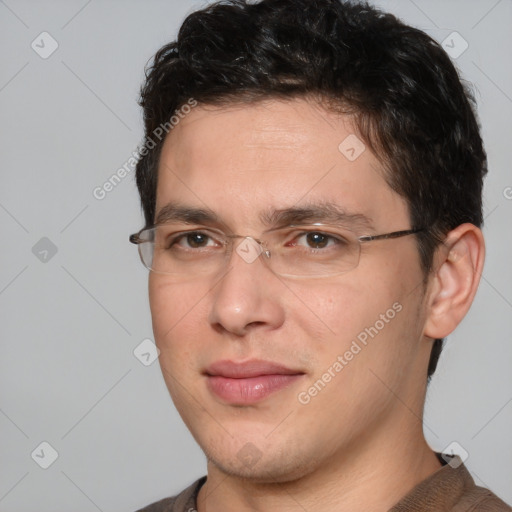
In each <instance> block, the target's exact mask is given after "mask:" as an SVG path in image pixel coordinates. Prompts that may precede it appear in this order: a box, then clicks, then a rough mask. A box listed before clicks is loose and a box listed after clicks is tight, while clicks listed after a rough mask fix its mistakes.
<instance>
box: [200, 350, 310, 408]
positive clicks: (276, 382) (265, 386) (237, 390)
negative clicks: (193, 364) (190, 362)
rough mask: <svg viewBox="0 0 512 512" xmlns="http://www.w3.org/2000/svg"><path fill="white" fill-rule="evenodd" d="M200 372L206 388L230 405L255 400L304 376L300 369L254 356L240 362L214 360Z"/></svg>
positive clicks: (261, 398) (246, 403)
mask: <svg viewBox="0 0 512 512" xmlns="http://www.w3.org/2000/svg"><path fill="white" fill-rule="evenodd" d="M204 373H205V375H206V377H207V385H208V388H209V390H210V391H211V392H212V393H213V394H214V395H216V396H217V397H218V398H220V399H221V400H223V401H225V402H227V403H230V404H232V405H248V404H253V403H256V402H259V401H261V400H263V399H265V398H267V397H268V396H270V395H271V394H274V393H276V392H277V391H280V390H282V389H284V388H286V387H288V386H290V385H291V384H293V383H294V382H295V381H296V380H298V379H300V378H301V377H302V376H303V375H304V372H302V371H300V370H294V369H292V368H288V367H286V366H283V365H281V364H278V363H274V362H270V361H263V360H257V359H253V360H250V361H244V362H240V363H235V362H234V361H228V360H224V361H217V362H215V363H213V364H212V365H210V366H209V367H208V368H207V369H206V370H205V372H204Z"/></svg>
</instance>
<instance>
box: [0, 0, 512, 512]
mask: <svg viewBox="0 0 512 512" xmlns="http://www.w3.org/2000/svg"><path fill="white" fill-rule="evenodd" d="M203 5H204V2H197V1H192V0H189V1H186V0H172V1H171V0H165V1H163V0H146V1H126V0H124V1H121V0H117V1H100V0H89V1H86V0H73V1H69V0H68V1H64V0H61V1H48V0H47V1H37V2H36V1H35V0H34V1H21V0H1V1H0V42H1V53H2V65H1V70H0V109H1V134H0V141H1V155H2V158H1V171H0V172H1V187H0V222H1V233H2V243H1V251H0V263H1V266H0V311H1V343H2V345H1V357H0V461H1V462H0V511H2V512H4V511H14V512H35V511H38V512H50V511H52V512H55V511H57V512H58V511H69V510H73V511H74V512H90V511H96V510H100V511H103V512H114V511H129V510H135V509H136V508H138V507H141V506H143V505H146V504H148V503H150V502H152V501H155V500H157V499H159V498H163V497H166V496H170V495H173V494H175V493H177V492H178V491H180V490H182V489H183V488H184V487H185V486H187V485H189V484H190V483H191V482H192V481H194V480H195V479H196V478H198V477H200V476H202V475H203V474H204V473H205V470H206V463H205V459H204V456H203V455H202V453H201V451H200V449H199V448H198V447H197V446H196V444H195V442H194V440H193V439H192V437H191V435H190V434H189V433H188V431H187V429H186V428H185V426H184V425H183V424H182V422H181V419H180V418H179V416H178V414H177V412H176V411H175V409H174V406H173V405H172V402H171V400H170V397H169V396H168V392H167V389H166V387H165V385H164V382H163V379H162V377H161V374H160V368H159V366H158V362H157V361H155V362H154V363H153V364H149V359H150V358H149V356H147V355H146V356H142V354H146V352H147V350H146V348H147V347H149V346H150V345H147V347H146V345H142V346H141V343H145V344H148V343H149V342H148V341H145V342H144V340H148V339H149V340H152V339H153V337H152V331H151V319H150V312H149V306H148V299H147V272H146V271H145V269H144V268H143V267H142V265H141V263H140V261H139V259H138V255H137V251H136V248H135V246H133V245H131V244H130V243H129V242H128V235H129V234H130V233H133V232H134V231H137V230H138V229H140V228H141V227H142V224H143V222H142V215H141V210H140V207H139V198H138V195H137V191H136V187H135V183H134V175H133V172H131V171H130V172H127V173H126V176H122V179H121V180H119V182H118V183H117V184H116V185H115V186H109V185H108V184H107V185H106V186H105V185H104V184H105V183H106V182H108V180H109V179H110V178H111V176H112V175H113V174H117V175H118V176H119V175H123V172H118V169H120V168H122V167H123V165H125V164H126V163H127V162H128V161H129V158H130V157H131V156H132V152H133V151H134V150H135V148H136V147H137V145H138V144H139V143H140V142H141V141H142V136H143V130H142V121H141V112H140V109H139V107H138V106H137V103H136V100H137V98H138V92H139V87H140V85H141V82H142V79H143V68H144V65H145V64H146V62H147V61H148V59H149V58H150V57H151V56H152V55H153V54H154V53H155V52H156V51H157V50H158V49H159V48H160V47H161V46H162V45H163V44H165V43H167V42H169V41H171V40H172V39H174V38H175V35H176V32H177V29H178V27H179V26H180V24H181V22H182V21H183V19H184V17H185V16H186V15H187V14H188V13H190V12H191V11H193V10H195V9H197V8H199V7H201V6H203ZM376 5H379V6H382V7H383V8H384V9H385V10H388V11H390V12H392V13H395V14H397V15H398V16H399V17H401V18H402V19H404V20H405V21H406V22H407V23H410V24H412V25H414V26H417V27H419V28H421V29H423V30H425V31H426V32H427V33H429V34H430V35H431V36H432V37H434V38H435V39H436V40H438V41H439V42H442V41H445V43H444V46H445V47H446V49H447V51H449V53H450V55H451V56H452V58H453V59H454V60H455V61H456V65H457V67H458V68H459V69H460V71H461V72H462V75H463V77H464V78H465V79H466V80H468V81H470V82H472V83H473V84H474V87H475V89H476V96H477V99H478V104H479V110H478V113H479V117H480V120H481V123H482V125H483V137H484V141H485V144H486V149H487V152H488V157H489V169H490V172H489V175H488V177H487V180H486V185H485V197H484V208H485V228H484V233H485V236H486V240H487V260H486V265H485V270H484V273H483V276H482V282H481V285H480V289H479V292H478V294H477V297H476V300H475V303H474V305H473V307H472V309H471V311H470V313H469V314H468V316H467V317H466V319H465V320H464V321H463V322H462V324H461V325H460V327H459V328H458V329H457V330H456V332H455V333H454V334H453V335H452V336H450V337H449V338H448V342H447V345H446V347H445V350H444V353H443V354H442V356H441V360H440V363H439V367H438V370H437V372H436V374H435V376H434V379H433V381H432V384H431V386H430V389H429V391H428V395H427V403H426V414H425V422H424V425H425V426H424V429H425V433H426V436H427V439H428V441H429V443H430V444H431V446H432V447H433V448H434V449H436V450H438V451H440V450H444V449H446V448H447V447H448V446H450V445H451V444H452V443H454V442H455V443H458V444H457V445H454V446H456V448H455V449H454V451H455V452H456V453H461V448H462V449H463V450H464V452H467V454H468V458H467V460H466V465H467V467H468V468H469V470H470V471H471V473H472V475H473V477H474V479H475V481H476V483H477V484H480V485H483V486H486V487H489V488H491V489H492V490H493V491H494V492H495V493H496V494H498V495H499V496H500V497H501V498H503V499H504V500H505V501H508V502H512V485H511V484H512V436H511V435H510V433H511V432H512V372H511V371H510V368H511V362H512V343H511V340H512V314H511V313H512V291H511V290H512V287H511V284H512V266H511V265H510V254H512V237H511V236H510V221H511V217H512V174H511V172H510V160H511V151H510V148H511V143H510V136H511V134H512V122H511V119H512V64H511V60H510V48H511V47H512V31H511V30H510V27H511V26H512V2H511V1H510V0H472V1H468V0H456V1H454V0H451V1H447V0H435V1H432V0H428V1H427V0H414V1H413V0H400V1H398V0H395V1H384V0H382V1H379V2H376ZM127 168H129V169H130V166H129V165H127ZM107 189H108V190H107ZM101 190H103V192H101ZM137 347H139V348H137ZM137 355H138V356H139V357H137ZM42 443H43V444H42ZM45 466H47V468H46V469H44V467H45Z"/></svg>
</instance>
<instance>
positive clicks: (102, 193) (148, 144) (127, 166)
mask: <svg viewBox="0 0 512 512" xmlns="http://www.w3.org/2000/svg"><path fill="white" fill-rule="evenodd" d="M195 106H197V101H196V100H195V99H194V98H190V99H189V100H188V101H187V102H186V103H185V104H183V105H182V106H181V107H180V108H179V109H177V110H175V111H174V114H173V115H172V116H171V117H170V119H169V121H167V122H166V123H160V125H159V126H157V127H156V128H155V129H154V130H153V132H152V133H151V135H150V136H148V137H146V140H145V141H144V144H142V146H140V147H138V148H137V149H136V150H135V151H132V154H131V156H130V158H128V160H126V162H125V163H124V164H123V165H122V166H121V167H119V169H117V171H116V172H115V173H113V174H112V175H111V176H110V177H109V178H108V179H107V180H106V181H105V182H103V184H102V185H99V186H97V187H95V188H94V189H93V191H92V195H93V196H94V198H95V199H97V200H98V201H102V200H103V199H105V197H107V195H108V194H109V193H110V192H112V191H113V190H114V189H115V188H116V187H117V185H119V183H121V181H123V180H124V178H126V176H128V175H129V174H130V173H131V172H132V171H133V170H134V169H135V166H136V165H137V162H138V161H139V160H140V158H141V157H145V156H146V155H147V154H148V153H149V151H150V150H151V149H153V148H155V147H156V145H157V144H158V143H159V142H161V141H162V140H163V139H164V138H165V136H166V135H167V134H168V133H169V132H170V131H171V130H172V129H173V128H174V127H176V126H177V125H178V124H179V122H180V121H181V119H183V118H184V117H185V116H187V115H188V114H190V112H191V111H192V108H194V107H195Z"/></svg>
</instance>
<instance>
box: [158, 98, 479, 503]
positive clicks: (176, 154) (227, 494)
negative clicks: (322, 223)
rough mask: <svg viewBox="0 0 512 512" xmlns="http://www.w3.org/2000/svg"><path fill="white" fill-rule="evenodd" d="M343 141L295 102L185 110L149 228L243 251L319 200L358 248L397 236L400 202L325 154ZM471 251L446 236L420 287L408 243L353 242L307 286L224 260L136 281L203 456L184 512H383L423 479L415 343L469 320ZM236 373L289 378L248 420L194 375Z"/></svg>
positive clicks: (420, 376) (422, 355) (464, 238)
mask: <svg viewBox="0 0 512 512" xmlns="http://www.w3.org/2000/svg"><path fill="white" fill-rule="evenodd" d="M350 134H354V129H353V127H352V125H351V123H350V119H349V118H348V117H345V116H341V115H335V114H332V113H328V112H326V111H325V110H324V109H323V108H322V107H321V106H320V105H318V104H316V103H313V102H311V101H305V100H304V99H294V100H290V101H283V100H268V101H265V102H259V103H254V104H246V105H230V106H229V107H213V106H197V107H195V108H194V109H193V110H192V112H191V113H190V114H188V115H187V116H186V117H185V118H184V119H183V120H181V121H180V123H179V124H178V125H177V126H176V127H175V128H174V129H173V130H172V131H171V132H170V133H169V135H168V136H167V139H166V141H165V144H164V147H163V151H162V155H161V160H160V166H159V180H158V189H157V205H156V211H157V214H158V212H159V210H160V209H161V208H162V207H163V206H164V205H165V204H167V203H168V202H169V201H179V202H180V203H181V204H185V205H188V206H192V207H198V208H204V207H208V208H210V209H211V210H213V211H215V212H216V213H217V215H218V216H219V218H220V219H221V220H222V221H223V223H224V224H225V225H226V226H227V227H228V228H229V229H230V230H232V232H234V233H237V234H242V235H250V236H254V237H258V236H259V235H260V234H261V233H262V232H263V231H264V230H265V229H266V228H267V226H265V225H263V224H261V222H260V220H259V217H258V215H259V213H260V212H262V211H264V210H266V209H268V208H269V207H272V208H275V209H280V208H287V207H290V206H301V205H304V204H306V203H307V202H317V201H333V202H335V203H336V204H338V205H339V206H340V207H343V208H344V209H346V210H348V211H350V212H353V213H361V214H364V215H366V216H367V217H369V218H370V219H371V220H372V222H373V225H374V230H372V231H371V232H368V231H366V232H359V233H357V234H358V235H367V234H379V233H387V232H391V231H397V230H403V229H409V228H410V227H411V226H410V222H409V216H408V209H407V205H406V203H405V200H404V199H403V198H402V197H400V196H399V195H397V194H396V193H395V192H394V191H392V190H391V189H390V188H389V186H388V185H387V183H386V182H385V180H384V179H383V173H382V167H381V164H380V163H379V161H378V159H377V158H376V157H375V156H374V155H373V154H372V153H371V152H370V150H368V149H367V150H365V151H364V152H363V153H362V154H361V155H360V156H359V157H358V158H357V159H356V160H354V161H349V160H348V159H347V158H346V157H345V156H344V155H343V154H342V153H341V152H340V151H339V149H338V146H339V144H340V143H341V142H342V141H343V140H344V139H345V138H346V137H347V136H348V135H350ZM215 227H218V228H222V227H223V226H221V225H218V226H215ZM483 247H484V246H483V239H482V234H481V232H480V230H479V229H478V228H476V227H474V226H472V225H470V224H464V225H462V226H459V227H458V228H457V229H456V230H454V231H452V232H451V233H450V234H449V235H448V238H447V244H446V247H441V249H440V250H439V251H438V253H437V254H436V258H435V266H434V268H435V271H434V273H433V274H432V275H431V276H430V277H429V281H428V284H427V285H426V286H424V284H423V277H424V276H423V274H422V271H421V267H420V260H419V256H418V252H417V248H416V244H415V240H414V237H412V236H407V237H403V238H398V239H395V240H384V241H375V242H371V243H368V244H363V246H362V250H361V257H360V262H359V265H358V267H357V268H355V269H354V270H352V271H350V272H348V273H346V274H343V275H340V276H336V277H330V278H323V279H316V280H314V279H307V280H304V279H302V280H300V279H293V278H284V277H280V276H276V275H274V274H273V273H272V272H271V271H270V270H269V269H268V267H267V266H266V265H265V264H263V262H262V260H261V258H259V259H257V260H256V261H255V262H253V263H251V264H248V263H246V262H245V261H244V260H243V259H242V258H240V257H239V256H238V255H237V254H236V252H235V253H233V255H232V257H231V260H230V262H229V266H228V268H226V269H224V270H223V271H222V272H220V273H219V274H217V275H213V276H209V277H208V278H201V279H191V280H189V281H184V280H176V279H175V278H174V277H172V276H167V275H162V274H156V273H153V272H152V273H150V279H149V295H150V306H151V313H152V319H153V329H154V334H155V340H156V343H157V345H158V347H159V349H160V351H161V354H160V365H161V368H162V373H163V376H164V379H165V381H166V384H167V387H168V389H169V392H170V394H171V396H172V399H173V401H174V403H175V405H176V407H177V409H178V411H179V413H180V415H181V417H182V418H183V420H184V422H185V423H186V425H187V426H188V428H189V429H190V431H191V432H192V434H193V436H194V437H195V439H196V440H197V442H198V443H199V445H200V446H201V448H202V449H203V451H204V452H205V454H206V456H207V458H208V480H207V483H206V484H205V485H204V486H203V488H202V489H201V491H200V494H199V500H198V508H199V512H203V511H205V510H208V511H209V512H216V511H221V510H222V511H224V512H226V511H228V512H229V511H238V512H240V511H245V510H261V511H266V510H268V511H270V510H276V509H277V507H279V510H284V511H288V510H289V511H292V510H303V509H306V510H323V511H324V512H328V511H331V510H333V511H334V510H336V511H340V510H351V511H354V510H361V511H362V510H373V511H379V510H382V511H385V510H388V509H389V508H390V507H392V506H393V504H394V503H396V502H397V501H398V500H399V499H400V498H401V497H402V496H403V495H404V494H405V493H406V492H407V491H409V490H410V489H411V488H412V487H414V485H416V484H417V483H419V482H420V481H421V480H423V479H424V478H426V477H427V476H429V475H430V474H431V473H433V472H434V471H436V470H437V469H439V467H440V464H439V462H438V461H437V459H436V458H435V456H434V454H433V451H432V450H431V448H430V447H429V446H428V445H427V443H426V441H425V438H424V435H423V429H422V414H423V403H424V397H425V392H426V373H427V365H428V359H429V355H430V349H431V347H432V339H434V338H436V337H439V338H440V337H444V336H446V335H447V334H448V333H449V332H451V331H452V330H453V329H454V328H455V326H456V325H457V324H458V323H459V322H460V320H461V319H462V317H463V316H464V315H465V313H466V312H467V310H468V309H469V306H470V304H471V301H472V299H473V296H474V294H475V292H476V288H477V285H478V277H479V275H480V272H481V268H482V265H483V252H484V249H483ZM395 303H398V304H400V305H401V311H400V312H399V313H397V314H396V315H395V316H394V318H393V319H392V320H390V321H389V322H387V323H386V324H385V326H384V328H382V329H381V330H380V331H379V333H378V335H376V336H375V337H374V338H373V339H371V338H370V339H369V341H368V343H367V345H366V346H364V347H363V348H362V350H360V352H359V353H357V355H355V356H354V358H353V359H352V360H351V361H349V362H348V364H347V365H346V366H344V368H343V370H342V371H340V372H338V373H336V376H335V377H334V378H332V379H331V381H330V382H328V383H327V384H326V386H325V387H324V388H323V389H322V390H321V391H320V392H318V394H317V395H316V396H314V397H313V398H312V399H311V400H310V401H309V403H307V404H301V403H300V402H299V400H298V398H297V397H298V394H299V393H300V392H303V391H305V390H306V391H307V390H308V389H309V388H310V387H311V386H312V385H313V384H314V383H315V382H316V381H317V380H318V379H319V378H321V377H322V375H323V374H324V373H325V372H326V371H327V370H328V369H329V368H330V367H332V366H333V364H334V363H335V361H336V360H337V358H338V356H339V355H343V354H344V353H345V352H346V351H347V350H348V349H349V348H350V346H351V344H352V342H353V340H355V339H356V337H357V335H358V334H359V333H360V332H361V331H363V330H364V329H365V328H367V327H370V326H374V325H375V323H376V321H377V320H379V319H380V318H381V316H380V315H382V314H385V313H386V311H387V310H389V309H390V308H392V305H393V304H395ZM250 359H263V360H266V361H271V362H276V363H279V364H282V365H284V366H286V367H288V368H292V369H294V370H297V371H300V372H302V373H303V374H304V375H302V376H301V377H300V378H299V379H297V380H296V381H295V382H294V383H293V384H292V385H290V386H289V387H287V388H285V389H282V390H280V391H278V392H277V393H274V394H271V395H270V396H268V397H267V398H265V399H264V400H262V401H260V402H258V403H255V404H252V405H248V406H238V405H237V406H235V405H230V404H226V403H224V402H223V401H222V400H220V399H219V398H218V397H217V396H215V395H213V394H212V393H211V392H210V391H209V389H208V387H207V385H206V380H207V377H206V376H205V375H204V371H205V368H206V367H207V366H208V365H210V364H211V363H213V362H215V361H219V360H231V361H236V362H243V361H247V360H250ZM248 443H249V444H248ZM437 448H438V449H439V448H442V447H437ZM241 450H242V451H241ZM247 451H249V452H250V453H251V454H252V459H250V460H251V462H250V463H247V460H248V459H244V458H243V457H242V456H241V454H244V453H245V454H246V453H247Z"/></svg>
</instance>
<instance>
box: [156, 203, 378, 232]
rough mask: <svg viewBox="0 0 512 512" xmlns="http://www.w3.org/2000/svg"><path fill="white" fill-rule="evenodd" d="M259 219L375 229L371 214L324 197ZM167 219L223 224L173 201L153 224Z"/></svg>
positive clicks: (270, 211) (271, 224)
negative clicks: (355, 211) (328, 200)
mask: <svg viewBox="0 0 512 512" xmlns="http://www.w3.org/2000/svg"><path fill="white" fill-rule="evenodd" d="M259 219H260V221H261V222H262V223H263V224H264V225H265V226H267V227H268V228H270V227H284V226H290V225H293V224H304V223H306V222H311V223H313V222H321V223H326V224H341V225H343V226H346V227H349V228H351V229H367V230H374V227H373V224H372V220H371V218H369V217H367V216H366V215H363V214H361V213H351V212H348V211H346V210H343V209H342V208H341V207H340V206H338V205H337V204H335V203H332V202H325V201H324V202H320V203H307V204H306V205H304V206H292V207H289V208H283V209H275V208H269V209H268V210H266V211H263V212H261V213H260V215H259ZM166 222H184V223H186V224H210V225H211V224H222V225H225V223H224V222H223V221H222V220H221V219H220V217H219V216H218V215H217V214H216V213H215V212H214V211H213V210H211V209H209V208H196V207H192V206H187V205H184V204H181V203H177V202H173V201H171V202H169V203H167V204H166V205H165V206H163V207H162V208H161V209H160V210H159V211H158V215H157V216H156V220H155V224H163V223H166Z"/></svg>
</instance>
